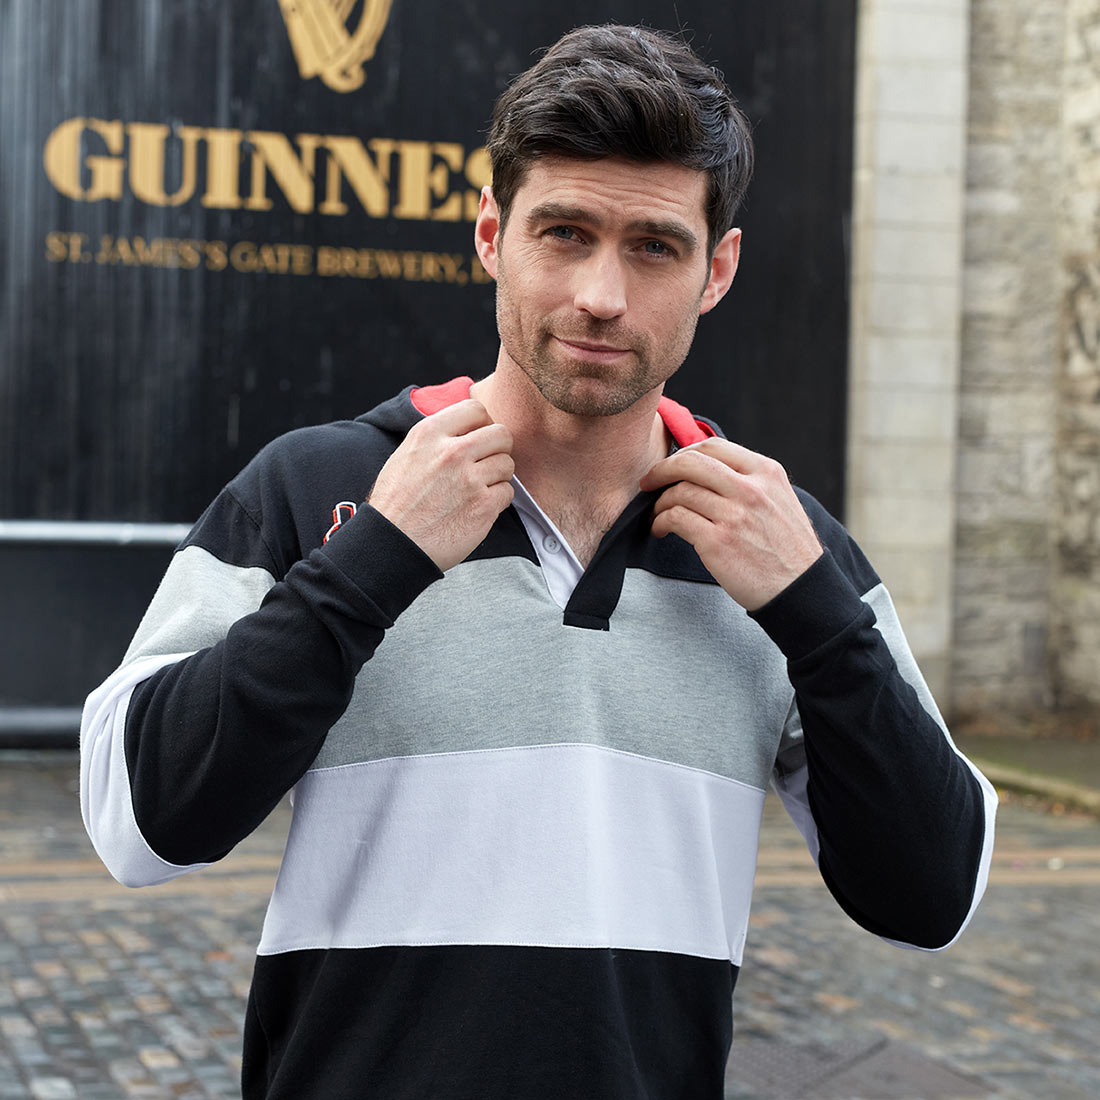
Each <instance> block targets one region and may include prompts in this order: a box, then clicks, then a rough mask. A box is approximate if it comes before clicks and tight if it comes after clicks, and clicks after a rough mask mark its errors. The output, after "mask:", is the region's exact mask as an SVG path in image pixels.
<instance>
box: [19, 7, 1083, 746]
mask: <svg viewBox="0 0 1100 1100" xmlns="http://www.w3.org/2000/svg"><path fill="white" fill-rule="evenodd" d="M604 20H617V21H630V22H634V21H643V22H647V23H650V24H651V25H655V26H662V27H666V28H671V29H675V28H677V27H679V26H683V27H685V28H687V29H688V31H689V32H690V35H691V38H692V40H693V42H694V44H695V46H696V47H697V49H698V50H699V51H700V53H702V54H703V55H704V56H705V57H706V58H707V59H708V60H710V61H712V62H714V63H715V64H717V65H718V66H719V67H720V68H721V69H722V70H723V71H724V72H725V74H726V77H727V80H728V82H729V83H730V85H731V87H732V88H733V89H734V91H735V93H736V94H737V95H738V97H739V98H740V100H741V102H742V105H743V107H744V109H745V110H746V113H747V114H748V115H749V117H750V119H751V120H752V122H753V124H754V127H755V133H756V139H757V152H758V170H757V174H756V178H755V181H754V183H753V185H752V188H751V190H750V194H749V199H748V202H747V204H746V207H745V210H744V212H743V217H742V219H741V224H742V227H743V229H744V231H745V241H744V252H743V261H742V269H741V272H740V273H739V275H738V279H737V282H736V284H735V287H734V291H733V293H732V294H731V296H730V297H729V298H728V299H727V301H726V302H724V303H723V305H722V307H721V309H720V310H718V311H716V312H715V313H714V314H712V315H710V316H708V317H707V318H705V319H704V320H703V322H702V323H701V325H700V329H699V335H698V339H697V343H696V347H695V349H694V350H693V352H692V355H691V357H690V358H689V361H688V363H687V364H686V365H685V367H684V369H683V371H682V372H681V375H680V376H679V377H678V378H677V379H675V380H674V382H673V384H672V386H671V387H670V393H671V394H672V396H674V397H676V398H677V399H679V400H681V401H683V402H685V403H687V404H689V405H690V406H691V407H693V408H694V409H696V411H699V412H703V413H706V414H708V415H710V416H713V417H714V418H715V419H717V420H718V421H719V422H720V423H722V424H723V426H724V427H725V429H726V430H727V432H728V433H729V434H730V435H731V436H733V437H735V438H737V439H739V440H740V441H742V442H744V443H746V444H747V445H749V446H752V447H756V448H758V449H761V450H764V451H767V452H769V453H771V454H774V455H776V456H777V457H779V458H781V459H782V460H783V461H784V462H785V464H786V465H787V466H788V468H789V469H790V471H791V472H792V475H793V476H794V478H795V480H796V481H797V482H798V483H799V484H802V485H804V486H806V487H807V488H808V489H810V490H811V491H812V492H814V493H815V494H817V495H818V496H819V497H820V498H821V499H822V500H823V502H824V503H826V505H827V506H828V507H830V508H831V509H832V510H834V511H835V512H837V513H838V514H840V515H841V516H842V517H843V518H845V520H846V522H847V523H848V524H849V526H850V528H851V529H852V531H853V533H854V534H855V535H856V536H857V538H858V539H859V540H860V541H861V543H862V544H863V545H864V547H865V549H866V550H867V551H868V554H869V555H870V557H871V559H872V560H873V561H874V562H875V564H876V566H877V567H878V568H879V571H880V572H881V573H882V575H883V576H884V578H885V579H886V581H887V583H888V585H889V587H890V588H891V590H892V592H893V594H894V596H895V600H896V602H897V603H898V605H899V611H900V613H901V616H902V620H903V622H904V623H905V625H906V628H907V630H908V632H909V635H910V640H911V641H912V643H913V646H914V649H915V650H916V652H917V656H918V658H919V659H920V661H921V664H922V666H923V667H924V668H925V670H926V673H927V674H928V677H929V679H930V681H931V682H932V684H933V686H934V688H935V689H936V691H937V695H938V697H939V698H940V699H941V701H942V702H943V704H944V706H945V709H947V710H948V711H950V712H953V713H954V715H956V716H957V717H959V718H961V719H969V720H973V721H975V722H978V723H983V722H984V723H1001V722H1003V721H1005V720H1006V719H1012V720H1017V719H1029V718H1034V717H1035V716H1036V715H1039V714H1048V713H1052V712H1053V713H1057V714H1059V715H1073V716H1074V717H1075V718H1076V717H1082V716H1083V718H1084V719H1085V720H1087V719H1088V718H1089V717H1090V716H1093V717H1094V716H1095V715H1096V714H1097V713H1100V0H1031V2H1029V3H1024V2H1022V0H972V2H970V3H967V2H964V0H822V2H821V3H819V4H814V5H807V4H805V3H804V2H803V0H771V2H769V3H767V4H764V3H761V2H752V3H749V2H744V3H729V4H725V5H714V4H712V3H706V2H704V0H698V2H692V0H677V2H676V3H673V2H672V0H622V2H617V0H589V2H587V3H573V2H566V3H564V4H558V5H556V6H554V7H553V8H551V7H549V6H545V7H544V6H535V5H526V4H518V5H517V4H508V5H506V4H503V3H497V2H493V0H485V2H482V3H480V4H477V5H474V4H471V3H459V4H450V5H438V4H434V3H430V2H428V0H367V2H364V0H237V2H235V3H234V4H232V5H226V4H220V3H217V2H215V0H79V2H78V3H72V2H71V0H35V2H32V0H0V280H2V285H0V566H2V568H0V626H2V627H3V630H2V633H0V645H2V646H3V659H2V660H0V741H6V742H7V743H47V742H50V741H53V742H71V740H72V738H73V736H74V731H75V728H76V722H77V717H78V713H77V712H78V708H79V706H80V703H81V700H82V698H83V696H84V694H85V693H86V692H87V691H88V690H89V689H90V688H91V687H92V686H94V685H95V683H97V682H98V680H99V679H101V678H102V677H103V676H105V675H106V674H107V673H109V672H110V671H111V669H112V668H113V667H114V666H115V665H116V664H117V663H118V661H119V659H120V657H121V655H122V652H123V650H124V648H125V645H126V641H127V639H128V638H129V635H130V634H131V633H132V631H133V629H134V627H135V625H136V622H137V618H138V617H139V616H140V613H141V610H142V608H143V607H144V605H145V603H146V602H147V600H148V598H149V596H150V594H151V592H152V590H153V588H154V586H155V584H156V580H157V578H158V577H159V574H160V572H161V570H162V569H163V567H164V565H165V563H166V560H167V557H168V555H169V554H170V551H171V546H172V544H173V542H174V541H175V540H176V539H178V538H179V536H180V533H181V530H183V529H185V527H186V525H188V524H189V523H190V522H191V521H193V520H194V519H195V518H196V517H197V515H198V514H199V512H200V511H201V509H202V508H203V507H204V506H205V504H206V503H207V502H208V501H209V500H210V498H211V497H212V496H213V495H214V494H215V493H216V492H217V490H218V489H219V488H220V487H221V486H222V485H223V484H224V483H225V482H226V481H227V480H228V479H229V478H231V477H232V476H233V474H234V473H235V472H236V471H237V470H238V469H239V468H240V467H241V466H242V465H243V464H244V463H245V462H246V461H247V460H248V459H249V458H250V457H251V455H252V454H254V453H255V452H256V450H257V449H258V448H259V447H261V446H262V445H263V444H264V443H265V442H266V441H267V440H269V439H271V438H272V437H273V436H275V435H277V434H279V433H280V432H283V431H286V430H289V429H291V428H294V427H297V426H301V425H304V424H309V423H316V422H320V421H324V420H328V419H333V418H338V417H345V416H354V415H356V414H358V413H359V412H362V411H364V410H365V409H366V408H368V407H370V405H372V404H374V403H375V402H376V401H378V400H380V399H383V398H385V397H387V396H389V395H391V394H392V393H393V392H395V391H396V390H397V389H399V388H400V387H401V386H404V385H406V384H409V383H412V382H418V383H431V382H437V381H442V380H445V379H446V378H448V377H452V376H453V375H456V374H465V373H469V374H474V375H477V374H480V373H484V372H485V371H487V370H488V369H489V368H490V366H491V364H492V360H493V356H494V354H495V332H494V329H493V298H492V287H491V284H490V283H489V282H488V280H487V278H486V277H485V275H484V272H483V271H481V269H480V267H479V265H478V264H477V262H476V258H475V257H474V256H473V250H472V247H471V239H470V238H471V227H472V218H473V216H474V213H475V211H476V201H477V194H478V191H479V189H480V187H481V186H482V185H483V184H484V183H486V182H488V166H487V161H486V158H485V155H484V151H483V148H482V146H483V143H484V139H485V130H486V125H487V120H488V115H489V111H490V107H491V103H492V101H493V99H494V98H495V96H496V94H497V93H498V92H499V91H500V89H501V88H502V87H503V86H504V85H505V83H506V82H507V81H508V79H509V78H510V77H511V76H512V75H513V74H515V73H516V72H518V71H520V70H522V69H523V68H525V67H527V65H528V64H529V63H530V60H531V58H532V56H533V54H534V52H535V51H537V50H538V49H539V48H540V47H543V46H545V45H547V44H549V43H550V42H552V41H553V40H554V39H555V38H556V37H557V36H558V35H559V34H560V33H561V32H562V31H563V30H565V29H567V28H568V27H569V26H572V25H575V24H578V23H584V22H599V21H604ZM366 488H367V486H364V491H365V490H366ZM335 503H336V502H334V504H335ZM330 523H331V517H328V516H323V517H318V525H319V529H320V531H321V533H323V531H324V530H325V529H327V527H328V526H329V524H330Z"/></svg>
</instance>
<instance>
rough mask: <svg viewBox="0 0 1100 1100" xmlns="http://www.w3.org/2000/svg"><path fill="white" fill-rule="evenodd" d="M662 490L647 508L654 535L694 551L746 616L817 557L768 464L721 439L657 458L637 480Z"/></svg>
mask: <svg viewBox="0 0 1100 1100" xmlns="http://www.w3.org/2000/svg"><path fill="white" fill-rule="evenodd" d="M665 485H667V486H668V488H667V489H665V491H664V492H663V493H662V494H661V495H660V496H659V497H658V498H657V503H656V505H655V506H654V520H653V533H654V534H655V535H656V536H657V537H658V538H662V537H664V536H665V535H667V534H669V533H670V532H672V533H674V534H677V535H679V536H680V537H681V538H682V539H685V540H686V541H687V542H690V543H691V545H692V546H693V547H695V552H696V553H697V554H698V555H699V557H700V559H701V560H702V562H703V564H704V565H705V566H706V567H707V569H708V570H709V571H710V574H711V576H713V577H714V579H715V580H716V581H717V582H718V583H719V584H720V585H721V586H722V587H723V588H724V589H725V590H726V591H727V592H728V593H729V594H730V595H731V596H732V597H733V598H734V599H735V600H736V601H737V602H738V603H739V604H741V606H742V607H744V608H745V609H746V610H747V611H755V610H757V609H758V608H760V607H763V606H764V604H766V603H767V602H768V601H769V600H771V599H773V598H774V597H775V596H778V595H779V593H780V592H782V591H783V589H784V588H786V587H787V586H788V585H789V584H790V583H791V582H792V581H794V580H796V579H797V578H798V577H800V576H801V575H802V574H803V573H804V572H805V571H806V570H807V569H809V567H810V566H811V565H813V563H814V562H815V561H817V559H818V558H819V557H821V554H822V553H823V551H822V549H821V543H820V541H819V540H818V537H817V535H816V533H815V532H814V529H813V525H812V524H811V523H810V518H809V516H807V515H806V511H805V509H804V508H803V507H802V505H801V503H800V502H799V500H798V497H797V496H796V495H795V492H794V489H792V488H791V483H790V479H789V478H788V477H787V472H786V470H784V469H783V467H782V466H781V465H780V464H779V463H778V462H776V461H775V460H774V459H771V458H767V457H766V456H765V455H761V454H757V453H756V452H755V451H750V450H748V449H747V448H746V447H741V446H739V445H738V444H736V443H733V442H731V441H730V440H728V439H708V440H706V441H705V442H703V443H696V444H693V445H692V446H691V447H685V448H684V449H683V450H682V451H677V452H676V453H675V454H673V455H670V456H669V457H668V458H664V459H661V461H660V462H658V463H657V464H656V465H655V466H653V467H652V468H651V469H650V470H649V472H648V473H647V474H646V475H645V476H644V477H643V478H642V481H641V487H642V489H645V490H651V489H660V488H661V487H662V486H665Z"/></svg>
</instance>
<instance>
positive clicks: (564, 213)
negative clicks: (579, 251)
mask: <svg viewBox="0 0 1100 1100" xmlns="http://www.w3.org/2000/svg"><path fill="white" fill-rule="evenodd" d="M539 222H581V223H582V224H584V225H590V226H592V227H593V228H594V229H600V228H602V227H603V219H602V218H601V217H600V216H599V215H598V214H594V213H593V212H592V211H591V210H585V209H584V207H583V206H570V205H568V203H564V202H540V203H539V204H538V206H535V207H532V208H531V210H530V211H528V214H527V224H528V225H531V226H533V225H537V224H538V223H539Z"/></svg>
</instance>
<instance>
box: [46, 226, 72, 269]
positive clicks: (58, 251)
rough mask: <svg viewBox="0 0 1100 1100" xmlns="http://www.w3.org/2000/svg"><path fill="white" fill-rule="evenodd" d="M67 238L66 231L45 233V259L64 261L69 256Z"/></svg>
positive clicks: (52, 261)
mask: <svg viewBox="0 0 1100 1100" xmlns="http://www.w3.org/2000/svg"><path fill="white" fill-rule="evenodd" d="M68 240H69V234H68V233H57V232H54V233H47V234H46V259H47V260H49V261H50V262H51V263H55V264H61V263H64V262H65V261H66V260H67V259H68V258H69V245H68Z"/></svg>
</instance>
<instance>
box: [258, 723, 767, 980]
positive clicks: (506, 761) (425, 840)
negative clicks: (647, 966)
mask: <svg viewBox="0 0 1100 1100" xmlns="http://www.w3.org/2000/svg"><path fill="white" fill-rule="evenodd" d="M763 802H764V792H763V791H762V790H759V789H757V788H754V787H750V786H747V785H745V784H742V783H738V782H736V781H734V780H730V779H725V778H722V777H720V776H716V775H713V774H710V773H708V772H704V771H700V770H697V769H694V768H688V767H684V766H682V765H677V764H668V763H662V762H659V761H654V760H650V759H647V758H645V757H641V756H635V755H632V754H630V753H624V752H618V751H615V750H610V749H604V748H599V747H595V746H591V745H546V746H537V747H530V748H514V749H496V750H486V751H478V752H457V753H440V754H436V755H432V756H419V757H400V758H391V759H387V760H379V761H374V762H371V763H365V764H351V765H345V766H342V767H337V768H326V769H321V770H317V771H312V772H310V773H308V774H307V775H306V776H305V778H304V779H303V780H302V781H301V782H300V783H299V784H298V786H297V788H296V791H295V798H294V820H293V825H292V827H291V832H290V838H289V841H288V844H287V851H286V855H285V858H284V861H283V866H282V869H281V870H280V872H279V878H278V882H277V884H276V887H275V893H274V896H273V898H272V902H271V906H270V908H269V910H268V915H267V919H266V921H265V924H264V932H263V938H262V940H261V943H260V947H259V951H260V954H266V955H272V954H278V953H281V952H286V951H295V950H307V949H311V948H328V947H343V948H361V947H376V946H385V945H406V946H415V945H429V944H432V945H435V944H498V945H523V946H544V947H616V948H623V949H636V950H649V951H666V952H677V953H681V954H688V955H694V956H698V957H702V958H715V959H729V960H730V961H732V962H734V963H736V964H740V961H741V953H742V950H743V947H744V941H745V932H746V928H747V924H748V915H749V901H750V897H751V893H752V879H753V873H754V870H755V865H756V847H757V840H758V836H759V828H760V812H761V809H762V806H763Z"/></svg>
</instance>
